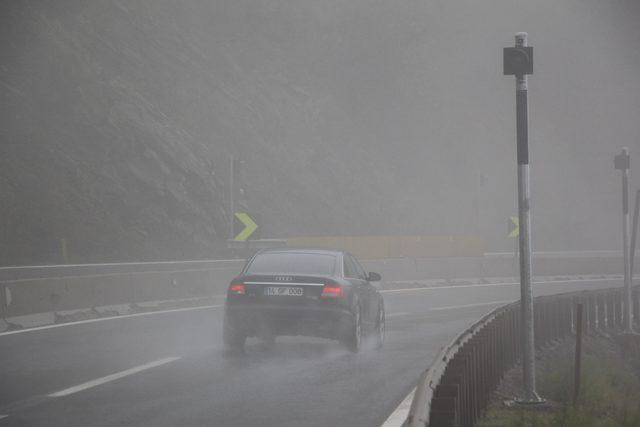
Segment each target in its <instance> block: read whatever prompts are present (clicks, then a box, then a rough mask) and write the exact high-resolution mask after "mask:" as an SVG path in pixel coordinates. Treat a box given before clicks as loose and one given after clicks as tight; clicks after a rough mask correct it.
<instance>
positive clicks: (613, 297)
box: [404, 286, 640, 427]
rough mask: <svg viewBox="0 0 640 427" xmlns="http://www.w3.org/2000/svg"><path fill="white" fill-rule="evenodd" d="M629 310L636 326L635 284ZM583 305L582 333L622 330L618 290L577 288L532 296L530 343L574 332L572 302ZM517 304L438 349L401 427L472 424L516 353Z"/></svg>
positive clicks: (639, 292) (638, 290)
mask: <svg viewBox="0 0 640 427" xmlns="http://www.w3.org/2000/svg"><path fill="white" fill-rule="evenodd" d="M632 295H633V313H634V317H633V318H634V319H635V324H636V326H640V322H639V321H638V320H639V319H640V309H639V307H640V287H638V286H636V287H634V289H633V294H632ZM579 303H581V304H583V306H584V313H585V314H584V316H585V317H584V323H583V328H584V330H585V332H593V331H603V332H616V331H622V329H623V328H624V325H625V319H624V309H623V303H624V289H623V288H613V289H603V290H593V291H580V292H572V293H567V294H560V295H550V296H543V297H538V298H536V299H535V300H534V325H535V344H536V347H542V346H545V345H548V344H550V343H552V342H554V341H557V340H561V339H563V338H565V337H567V336H569V335H571V334H572V333H574V331H575V323H576V322H575V320H576V306H577V304H579ZM520 316H521V314H520V305H519V303H512V304H508V305H506V306H503V307H499V308H497V309H495V310H493V311H492V312H491V313H489V314H487V315H486V316H484V317H483V318H482V319H480V320H479V321H478V322H476V323H475V324H474V325H472V326H471V327H470V328H469V329H467V330H466V331H464V332H462V333H461V334H460V335H459V336H458V337H457V338H456V339H454V340H453V341H452V342H451V343H450V344H449V345H448V346H446V347H445V348H443V349H442V350H441V352H440V353H439V354H438V356H437V358H436V360H435V362H434V363H433V364H432V365H431V367H430V368H429V369H427V370H426V371H425V372H424V373H423V374H422V375H421V377H420V379H419V381H418V385H417V387H416V391H415V394H414V398H413V401H412V404H411V409H410V411H409V416H408V418H407V420H406V421H405V423H404V425H405V426H412V427H415V426H432V427H433V426H437V427H440V426H447V427H448V426H465V427H466V426H474V425H475V424H476V422H477V421H478V419H479V418H480V417H481V416H482V414H483V411H484V410H485V408H486V407H487V404H488V403H489V397H490V395H491V393H492V392H493V391H494V390H495V389H496V388H497V386H498V384H499V382H500V380H501V379H502V376H503V375H504V374H505V373H506V371H507V370H509V369H510V368H512V367H513V366H514V365H515V363H516V362H517V361H518V359H519V358H520V357H521V352H522V347H521V339H520V322H521V317H520Z"/></svg>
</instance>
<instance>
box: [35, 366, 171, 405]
mask: <svg viewBox="0 0 640 427" xmlns="http://www.w3.org/2000/svg"><path fill="white" fill-rule="evenodd" d="M178 359H181V357H179V356H178V357H165V358H164V359H158V360H156V361H153V362H149V363H145V364H144V365H140V366H136V367H133V368H129V369H125V370H124V371H120V372H116V373H115V374H111V375H106V376H104V377H100V378H96V379H94V380H90V381H86V382H84V383H82V384H78V385H75V386H72V387H68V388H65V389H63V390H59V391H56V392H53V393H50V394H48V396H49V397H64V396H69V395H71V394H75V393H79V392H81V391H84V390H88V389H91V388H94V387H97V386H99V385H102V384H106V383H110V382H112V381H116V380H119V379H121V378H124V377H128V376H129V375H133V374H137V373H138V372H142V371H146V370H148V369H151V368H155V367H158V366H162V365H166V364H167V363H171V362H175V361H176V360H178Z"/></svg>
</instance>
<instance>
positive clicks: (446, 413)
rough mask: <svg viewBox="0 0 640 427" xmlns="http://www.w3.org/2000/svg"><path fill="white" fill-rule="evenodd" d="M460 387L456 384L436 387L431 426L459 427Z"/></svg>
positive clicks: (430, 417) (430, 420)
mask: <svg viewBox="0 0 640 427" xmlns="http://www.w3.org/2000/svg"><path fill="white" fill-rule="evenodd" d="M457 400H458V386H457V385H456V384H440V385H438V387H436V390H435V394H434V396H433V400H432V401H431V414H430V416H429V425H431V426H442V427H457V425H458V417H457V406H458V405H457V403H458V402H457Z"/></svg>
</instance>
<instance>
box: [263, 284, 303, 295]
mask: <svg viewBox="0 0 640 427" xmlns="http://www.w3.org/2000/svg"><path fill="white" fill-rule="evenodd" d="M264 294H265V295H268V296H290V297H301V296H303V295H304V291H303V289H302V288H294V287H291V286H267V287H266V288H264Z"/></svg>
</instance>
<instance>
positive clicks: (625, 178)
mask: <svg viewBox="0 0 640 427" xmlns="http://www.w3.org/2000/svg"><path fill="white" fill-rule="evenodd" d="M613 161H614V165H615V168H616V169H618V170H620V171H621V172H622V244H623V246H624V248H623V252H624V288H625V294H626V295H625V300H626V301H625V325H624V332H625V333H627V334H630V333H633V307H632V293H631V239H630V238H629V228H630V227H629V169H630V168H631V157H630V156H629V149H628V148H627V147H624V148H623V149H622V152H621V153H620V154H618V155H617V156H616V157H615V158H614V160H613Z"/></svg>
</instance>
